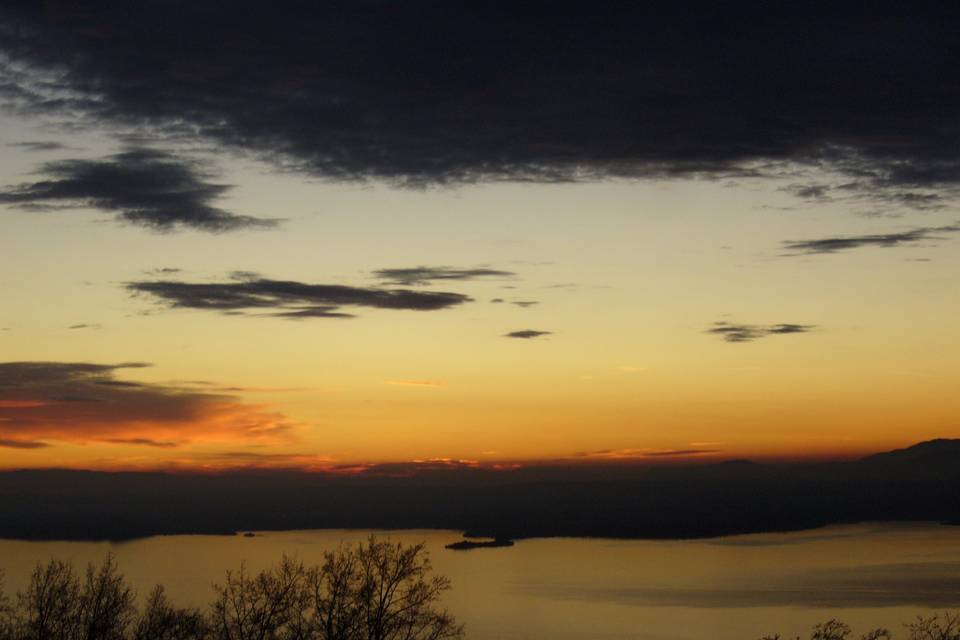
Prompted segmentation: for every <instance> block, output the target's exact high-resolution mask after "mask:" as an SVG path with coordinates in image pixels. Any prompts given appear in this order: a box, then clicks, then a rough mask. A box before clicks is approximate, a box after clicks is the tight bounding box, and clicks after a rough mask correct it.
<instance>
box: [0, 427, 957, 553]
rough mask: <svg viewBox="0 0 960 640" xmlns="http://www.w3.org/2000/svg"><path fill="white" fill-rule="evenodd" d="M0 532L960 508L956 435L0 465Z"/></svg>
mask: <svg viewBox="0 0 960 640" xmlns="http://www.w3.org/2000/svg"><path fill="white" fill-rule="evenodd" d="M0 504H2V505H3V508H2V509H0V536H2V537H13V538H31V539H123V538H133V537H140V536H147V535H154V534H176V533H217V534H219V533H232V532H234V531H247V530H280V529H299V528H304V529H306V528H341V527H342V528H442V529H456V530H461V531H466V532H469V533H471V534H476V535H484V536H490V537H501V538H523V537H533V536H602V537H649V538H663V537H671V538H672V537H701V536H714V535H722V534H733V533H746V532H758V531H782V530H791V529H802V528H809V527H815V526H821V525H827V524H833V523H840V522H855V521H864V520H936V521H949V522H957V521H960V441H957V440H934V441H930V442H924V443H920V444H918V445H915V446H913V447H910V448H908V449H902V450H898V451H891V452H889V453H883V454H878V455H873V456H869V457H867V458H863V459H861V460H856V461H851V462H832V463H818V464H804V465H798V464H758V463H753V462H747V461H733V462H724V463H719V464H701V465H695V466H694V465H691V466H668V467H642V468H641V467H623V466H621V467H610V468H601V467H554V468H531V469H521V470H516V471H510V472H504V471H490V470H477V469H458V470H448V471H436V470H434V471H432V472H430V473H429V474H420V475H414V476H411V477H399V478H398V477H380V476H364V475H361V476H356V477H342V476H330V475H324V474H309V473H300V472H260V473H253V474H241V473H234V474H224V475H213V476H210V475H207V476H198V475H180V474H164V473H101V472H87V471H63V470H46V471H11V472H4V473H0Z"/></svg>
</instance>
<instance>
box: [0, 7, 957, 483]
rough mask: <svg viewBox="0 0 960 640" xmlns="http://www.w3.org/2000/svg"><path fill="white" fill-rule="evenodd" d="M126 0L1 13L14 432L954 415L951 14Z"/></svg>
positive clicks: (253, 435)
mask: <svg viewBox="0 0 960 640" xmlns="http://www.w3.org/2000/svg"><path fill="white" fill-rule="evenodd" d="M108 4H109V3H105V4H104V5H103V6H97V5H96V3H92V4H91V5H90V7H89V8H87V9H83V10H79V9H74V8H72V7H73V3H62V4H61V3H59V2H48V3H33V2H29V3H27V2H24V3H22V6H20V3H11V5H12V6H11V8H9V9H4V10H0V103H2V105H3V111H2V112H0V297H2V300H3V302H2V304H0V468H5V469H9V468H24V467H30V468H33V467H71V468H90V469H177V470H196V469H211V470H217V469H225V468H235V467H251V466H252V467H271V468H272V467H277V468H287V467H297V468H308V469H317V470H352V469H355V468H357V467H358V465H364V464H374V463H382V462H411V461H423V462H424V464H430V462H429V461H432V460H434V461H435V459H444V460H448V461H449V463H450V464H479V465H505V466H509V465H513V464H537V463H544V462H550V463H555V462H557V461H561V462H563V463H570V464H580V463H587V462H610V461H624V460H626V461H662V460H665V459H688V458H694V459H704V460H720V459H729V458H743V457H751V458H758V459H759V458H777V459H797V458H806V457H811V456H813V457H830V456H854V455H860V454H863V453H868V452H873V451H879V450H883V449H889V448H893V447H897V446H903V445H907V444H911V443H913V442H916V441H919V440H924V439H929V438H934V437H960V420H958V416H960V394H958V393H957V388H958V383H960V324H958V321H957V318H958V317H960V288H958V280H957V277H958V274H960V211H958V207H957V195H958V186H960V153H958V150H960V121H958V117H957V113H958V111H957V108H958V107H960V85H958V83H957V80H956V71H955V68H954V67H953V66H952V61H953V60H955V59H956V55H957V47H958V44H957V39H956V35H955V34H953V35H951V33H950V31H949V29H946V28H942V29H939V28H938V25H940V24H942V21H941V20H939V19H938V17H937V16H925V15H920V14H918V13H917V12H914V11H913V10H912V9H910V8H909V7H906V6H903V7H902V8H898V5H896V4H891V5H890V7H887V6H886V5H884V4H883V3H878V4H877V5H876V6H872V7H870V8H868V9H864V10H863V12H862V13H859V12H856V11H850V12H844V11H842V10H840V9H832V11H833V12H834V13H832V14H830V15H824V14H823V13H822V12H819V13H818V12H814V11H813V10H812V9H808V8H799V7H797V8H790V7H786V6H784V7H776V8H770V7H767V8H765V9H764V11H765V12H767V13H762V14H758V13H754V12H744V13H743V14H740V13H737V12H730V13H727V12H722V13H721V12H720V11H719V10H714V9H704V10H703V11H699V12H689V10H688V12H687V13H684V14H682V15H681V14H679V13H676V14H671V13H670V12H668V11H663V10H662V8H661V10H660V11H655V10H654V9H653V8H638V7H631V6H630V4H632V3H630V4H625V5H623V6H620V5H616V8H605V7H602V6H601V7H597V6H595V5H592V4H591V5H590V6H589V7H587V8H586V9H583V8H582V7H581V5H579V4H576V5H573V6H571V7H566V5H565V4H564V3H543V4H540V3H530V4H529V6H527V5H526V3H525V4H524V8H523V9H522V10H521V9H519V8H514V9H510V8H504V5H497V4H496V3H469V4H468V5H465V6H460V7H456V8H454V7H452V5H447V4H446V3H437V4H431V3H412V4H411V5H410V6H408V5H407V4H406V3H401V4H397V5H388V8H386V9H385V8H383V7H380V9H379V10H378V11H367V9H370V7H367V4H368V3H364V2H351V3H329V4H328V5H324V8H323V9H322V10H319V9H313V8H311V7H313V3H302V4H301V3H291V4H290V6H289V7H286V8H284V9H277V8H276V7H274V6H273V5H272V4H270V6H268V3H243V2H241V3H231V4H230V9H224V10H215V9H214V8H212V7H213V5H212V4H210V5H204V6H203V7H199V8H198V7H195V6H193V5H194V4H195V3H184V4H183V5H182V6H181V4H180V3H176V2H174V3H169V2H168V3H160V2H145V3H143V5H142V7H139V8H138V9H137V10H136V12H135V13H134V10H133V9H130V10H129V13H128V11H127V10H118V9H115V8H114V9H108V8H107V6H108ZM201 4H202V3H201ZM374 4H376V3H374ZM454 4H458V3H454ZM638 4H639V3H638ZM171 5H176V7H173V8H172V7H171ZM114 6H115V5H114ZM371 6H373V5H371ZM764 6H765V7H766V5H764ZM498 7H499V8H498ZM578 7H581V8H580V9H578ZM567 8H568V9H569V11H568V10H566V9H567ZM579 11H583V13H582V14H581V13H578V12H579ZM711 11H717V13H711ZM435 462H436V461H435Z"/></svg>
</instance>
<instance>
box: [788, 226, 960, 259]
mask: <svg viewBox="0 0 960 640" xmlns="http://www.w3.org/2000/svg"><path fill="white" fill-rule="evenodd" d="M957 232H960V225H956V224H954V225H945V226H942V227H919V228H916V229H910V230H909V231H900V232H895V233H876V234H868V235H862V236H837V237H830V238H815V239H812V240H787V241H785V242H783V247H784V248H785V249H787V250H788V251H790V252H794V253H799V254H814V253H836V252H838V251H848V250H850V249H859V248H861V247H899V246H904V245H911V244H917V243H923V242H928V241H931V240H942V239H943V234H949V233H957ZM788 255H790V254H788Z"/></svg>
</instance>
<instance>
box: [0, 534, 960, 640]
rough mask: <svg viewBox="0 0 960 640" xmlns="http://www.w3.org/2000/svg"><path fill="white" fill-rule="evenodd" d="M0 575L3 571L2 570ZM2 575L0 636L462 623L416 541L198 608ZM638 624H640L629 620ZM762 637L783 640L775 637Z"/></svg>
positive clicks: (257, 636) (257, 576)
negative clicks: (6, 580) (7, 583)
mask: <svg viewBox="0 0 960 640" xmlns="http://www.w3.org/2000/svg"><path fill="white" fill-rule="evenodd" d="M0 578H2V574H0ZM2 587H3V583H2V580H0V640H461V639H462V638H463V637H464V630H463V625H458V624H457V623H456V621H455V620H454V619H453V617H452V616H450V615H449V614H448V613H447V612H446V611H442V610H440V609H439V608H438V604H439V602H438V601H439V599H440V596H441V595H442V594H443V592H444V591H446V590H448V589H449V588H450V583H449V581H448V580H447V579H446V578H444V577H442V576H436V575H431V566H430V561H429V558H428V557H427V555H426V552H425V551H424V549H423V545H414V546H410V547H404V546H403V545H401V544H392V543H391V542H389V541H380V540H377V539H376V538H375V537H373V536H371V537H370V538H369V539H368V540H367V541H366V542H365V543H359V544H357V545H356V546H353V547H346V548H341V549H340V550H339V551H337V552H328V553H326V554H325V557H324V562H323V564H321V565H317V566H305V565H304V564H302V563H301V562H299V561H296V560H293V559H291V558H288V557H284V558H283V560H282V561H281V562H280V564H279V565H277V566H275V567H273V568H271V569H267V570H264V571H260V572H259V573H250V572H248V571H247V570H246V568H245V567H243V566H241V567H240V569H239V570H238V571H227V573H226V576H225V578H224V581H223V582H222V583H220V584H215V585H214V586H213V601H212V602H211V603H210V604H209V605H208V606H207V607H206V608H205V609H199V608H193V607H177V606H175V605H174V604H173V603H172V602H171V601H170V600H169V599H168V597H167V594H166V592H165V591H164V589H163V587H162V586H160V585H158V586H156V587H155V588H154V589H153V591H151V592H150V594H149V595H148V596H147V597H146V599H145V600H144V601H143V603H142V606H140V607H138V606H137V600H138V598H137V595H136V594H135V593H134V591H133V590H132V589H131V588H130V586H129V585H128V584H127V583H126V580H125V579H124V577H123V575H121V574H120V572H119V571H118V569H117V565H116V561H115V560H114V558H113V557H112V556H110V555H108V556H107V557H106V558H105V559H104V561H103V563H102V564H101V565H100V566H99V567H95V566H93V565H88V566H87V569H86V572H85V573H84V574H83V575H78V574H77V573H76V572H75V570H74V568H73V566H72V565H70V564H69V563H66V562H61V561H58V560H51V561H50V562H48V563H47V564H38V565H37V567H36V568H35V569H34V571H33V574H32V575H31V576H30V580H29V583H28V584H27V586H26V587H25V588H24V589H23V590H21V591H19V592H18V593H17V594H16V595H15V596H14V597H12V598H11V597H8V596H6V595H5V594H4V591H3V588H2ZM640 622H641V621H638V624H639V623H640ZM904 626H905V628H906V631H907V634H906V638H907V640H960V613H957V614H951V613H946V614H937V615H933V616H929V617H917V618H916V619H915V620H914V621H913V622H909V623H907V624H905V625H904ZM856 637H858V638H859V640H892V639H893V637H894V634H892V633H891V632H890V631H888V630H887V629H884V628H876V629H872V630H870V631H868V632H866V633H863V634H861V635H860V636H852V630H851V629H850V627H849V626H848V625H846V624H845V623H843V622H840V621H838V620H829V621H827V622H824V623H821V624H818V625H816V626H815V627H814V628H813V631H812V633H811V634H810V640H854V638H856ZM760 640H792V639H789V638H784V637H783V636H781V635H780V634H773V635H766V636H763V637H762V638H761V639H760ZM796 640H800V638H799V637H797V638H796Z"/></svg>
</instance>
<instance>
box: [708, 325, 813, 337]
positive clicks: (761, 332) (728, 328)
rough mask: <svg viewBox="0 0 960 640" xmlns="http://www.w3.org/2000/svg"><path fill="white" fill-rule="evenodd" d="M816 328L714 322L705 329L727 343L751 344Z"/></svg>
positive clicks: (811, 326)
mask: <svg viewBox="0 0 960 640" xmlns="http://www.w3.org/2000/svg"><path fill="white" fill-rule="evenodd" d="M816 328H817V327H816V325H812V324H793V323H784V324H769V325H757V324H736V323H730V322H714V323H713V326H712V327H710V328H709V329H707V333H712V334H715V335H719V336H722V337H723V339H724V340H726V341H727V342H752V341H754V340H759V339H760V338H764V337H766V336H773V335H783V334H791V333H809V332H810V331H813V330H814V329H816Z"/></svg>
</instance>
